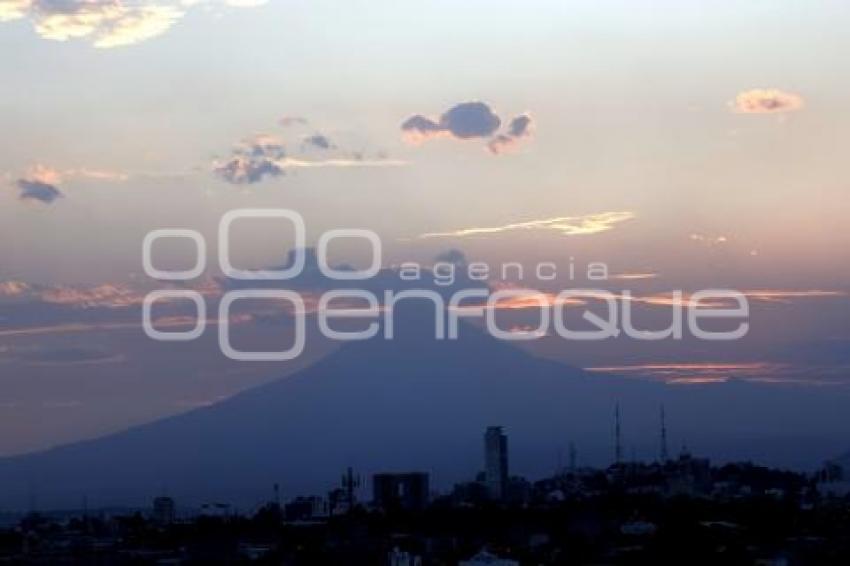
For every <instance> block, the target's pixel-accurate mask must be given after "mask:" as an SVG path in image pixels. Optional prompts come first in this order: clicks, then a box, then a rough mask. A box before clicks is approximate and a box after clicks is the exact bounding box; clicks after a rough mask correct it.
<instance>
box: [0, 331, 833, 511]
mask: <svg viewBox="0 0 850 566" xmlns="http://www.w3.org/2000/svg"><path fill="white" fill-rule="evenodd" d="M429 324H430V323H429V322H426V323H424V324H423V323H422V319H421V318H420V317H409V318H407V319H405V321H404V323H403V324H401V325H399V328H400V329H401V332H400V335H399V336H398V337H397V338H396V339H395V340H393V341H384V340H379V339H375V340H370V341H366V342H356V343H349V344H347V345H345V346H343V347H342V348H340V349H339V350H338V351H337V352H335V353H334V354H332V355H330V356H328V357H327V358H325V359H323V360H321V361H319V362H318V363H316V364H315V365H314V366H312V367H310V368H308V369H306V370H304V371H302V372H300V373H298V374H296V375H294V376H291V377H287V378H285V379H280V380H278V381H275V382H272V383H270V384H267V385H265V386H262V387H258V388H256V389H253V390H249V391H247V392H244V393H242V394H240V395H237V396H235V397H232V398H230V399H228V400H226V401H223V402H221V403H218V404H216V405H213V406H210V407H205V408H201V409H197V410H194V411H191V412H189V413H186V414H183V415H180V416H177V417H173V418H169V419H166V420H163V421H159V422H156V423H152V424H148V425H144V426H140V427H136V428H133V429H130V430H128V431H125V432H122V433H118V434H114V435H110V436H108V437H105V438H101V439H97V440H93V441H87V442H81V443H77V444H72V445H68V446H64V447H60V448H56V449H52V450H49V451H46V452H42V453H37V454H31V455H26V456H20V457H16V458H7V459H4V460H0V506H3V507H14V508H22V507H25V506H26V505H27V501H28V499H29V498H30V497H32V495H33V494H36V496H37V498H38V504H39V505H40V506H42V507H53V506H76V505H79V502H80V501H81V500H82V497H83V496H86V497H87V498H88V500H89V502H90V504H93V505H106V504H120V503H123V504H128V503H129V504H138V505H141V504H144V503H146V502H147V501H148V499H149V498H150V497H152V496H154V495H156V494H158V493H160V492H161V491H162V490H163V489H165V490H166V491H168V492H169V493H171V494H173V495H174V496H175V497H177V498H179V499H180V500H181V501H182V502H194V503H197V502H201V501H209V500H227V501H234V502H241V503H246V504H250V503H256V502H259V501H262V500H263V498H265V497H268V496H269V494H270V492H271V486H272V484H273V483H275V482H279V483H280V484H281V488H282V490H283V493H284V495H294V494H300V493H310V492H319V493H320V492H323V491H324V490H326V489H327V488H329V487H332V486H333V485H335V483H336V481H337V478H338V477H339V473H340V471H341V470H342V469H343V468H344V467H345V466H348V465H353V466H355V467H356V468H358V469H359V470H360V471H361V472H363V473H364V474H368V473H371V472H375V471H380V470H404V469H417V470H419V469H421V470H427V471H430V472H431V473H432V474H433V479H434V483H435V484H436V485H437V486H438V487H444V486H446V485H448V484H450V483H451V482H454V481H458V480H461V479H467V478H471V477H472V476H474V474H475V473H476V472H477V471H478V470H479V469H480V468H481V467H482V463H481V460H482V448H481V435H482V433H483V429H484V427H486V426H487V425H492V424H500V425H503V426H505V427H506V431H507V433H508V434H509V437H510V450H511V468H512V471H515V472H517V473H524V474H529V475H532V476H534V475H541V474H546V473H549V472H551V471H552V470H553V469H554V468H555V466H556V465H557V462H558V453H559V451H561V450H564V449H565V447H566V446H567V444H568V443H569V442H570V441H575V442H576V444H577V445H578V448H579V457H580V459H581V460H582V461H583V462H586V463H594V464H603V463H607V461H608V459H609V457H610V453H611V444H612V422H611V421H612V413H613V407H614V404H615V403H616V402H620V404H621V406H622V412H623V418H624V427H623V428H624V444H625V447H626V454H627V455H628V454H629V452H630V450H631V448H633V447H634V448H635V449H637V450H638V451H639V455H641V456H647V457H650V456H652V455H654V454H655V452H656V449H657V446H656V444H655V442H656V438H657V433H656V428H657V424H656V421H657V414H658V406H659V404H660V403H662V402H663V403H665V404H666V406H667V412H668V418H669V422H670V428H671V449H674V448H677V447H678V442H681V441H683V440H687V441H688V442H689V444H691V446H692V448H694V449H695V450H696V451H697V452H700V453H708V454H711V455H714V456H718V455H719V456H723V457H727V458H738V457H749V456H753V457H756V458H759V459H760V460H763V461H766V462H768V463H778V464H789V465H799V464H811V465H815V464H817V463H818V460H819V456H820V455H821V454H828V453H830V452H837V451H840V450H841V449H842V448H843V445H842V444H841V443H842V442H843V441H844V438H846V434H847V432H848V422H847V418H846V417H845V416H844V414H845V408H846V407H847V401H848V399H847V397H846V395H839V396H836V395H834V394H823V393H821V392H818V391H816V390H815V388H812V389H811V390H799V389H795V390H790V389H785V388H775V387H764V386H754V385H747V384H743V383H730V384H725V385H712V386H688V387H669V386H663V385H658V384H650V383H645V382H635V381H626V380H621V379H616V378H607V377H604V378H603V377H599V376H589V375H588V374H585V373H584V372H582V371H580V370H577V369H575V368H570V367H567V366H564V365H561V364H557V363H554V362H550V361H546V360H541V359H538V358H535V357H532V356H531V355H529V354H527V353H525V352H523V351H522V350H520V349H518V348H516V347H514V346H513V345H511V344H508V343H505V342H500V341H498V340H495V339H493V338H491V337H489V336H487V335H485V334H484V333H483V332H481V331H479V330H477V329H475V328H473V327H465V328H463V329H462V331H461V339H460V340H457V341H435V340H434V339H433V338H429V337H428V331H427V330H426V329H428V328H429V326H428V325H429ZM810 404H811V405H812V406H817V407H818V408H819V409H818V411H817V414H818V417H817V419H815V420H812V419H811V418H806V419H802V417H799V416H798V415H801V414H812V410H811V408H808V409H807V410H806V411H805V413H803V412H801V411H800V410H799V409H801V408H805V407H809V405H810ZM674 443H675V444H674Z"/></svg>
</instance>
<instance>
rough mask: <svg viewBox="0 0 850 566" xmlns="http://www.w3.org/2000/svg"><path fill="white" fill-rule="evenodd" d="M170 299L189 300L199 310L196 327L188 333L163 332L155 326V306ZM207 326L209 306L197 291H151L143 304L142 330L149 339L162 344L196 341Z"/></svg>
mask: <svg viewBox="0 0 850 566" xmlns="http://www.w3.org/2000/svg"><path fill="white" fill-rule="evenodd" d="M170 299H189V300H190V301H192V302H193V303H195V309H196V310H197V322H196V323H195V327H194V328H193V329H192V330H190V331H188V332H163V331H161V330H157V329H156V328H155V327H154V325H153V320H152V316H151V314H152V311H153V305H154V303H156V302H157V301H159V300H170ZM206 326H207V304H206V303H205V302H204V297H203V296H201V294H200V293H198V292H197V291H191V290H184V289H163V290H159V291H151V292H150V293H148V294H147V295H146V296H145V300H144V302H143V303H142V328H144V330H145V334H147V335H148V337H149V338H152V339H154V340H159V341H162V342H189V341H191V340H196V339H197V338H200V336H201V335H202V334H203V333H204V330H205V329H206Z"/></svg>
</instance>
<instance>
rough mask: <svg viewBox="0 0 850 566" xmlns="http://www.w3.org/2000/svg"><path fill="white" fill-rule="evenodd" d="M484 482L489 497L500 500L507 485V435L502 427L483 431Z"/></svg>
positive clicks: (492, 427) (493, 427)
mask: <svg viewBox="0 0 850 566" xmlns="http://www.w3.org/2000/svg"><path fill="white" fill-rule="evenodd" d="M484 484H485V485H486V486H487V492H488V494H489V495H490V498H491V499H495V500H502V499H504V497H505V492H506V490H507V487H508V437H507V436H506V435H505V434H504V433H503V432H502V427H500V426H491V427H488V428H487V432H485V433H484Z"/></svg>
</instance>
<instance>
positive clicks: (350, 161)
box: [212, 133, 408, 185]
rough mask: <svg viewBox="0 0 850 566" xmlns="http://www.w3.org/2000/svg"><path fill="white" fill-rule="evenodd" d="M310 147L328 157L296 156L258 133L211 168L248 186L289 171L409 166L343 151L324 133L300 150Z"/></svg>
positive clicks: (273, 138)
mask: <svg viewBox="0 0 850 566" xmlns="http://www.w3.org/2000/svg"><path fill="white" fill-rule="evenodd" d="M308 147H309V148H313V149H319V150H321V152H322V154H329V155H327V157H311V158H303V157H300V156H293V155H290V154H289V151H288V150H287V146H286V144H285V143H284V141H283V140H282V139H281V138H279V137H278V136H275V135H272V134H265V133H264V134H256V135H254V136H252V137H249V138H246V139H244V140H242V141H241V142H239V143H238V144H236V146H234V147H233V149H232V150H231V155H230V157H228V158H227V159H225V160H223V161H222V160H216V161H214V162H213V166H212V169H213V172H214V173H215V174H216V175H217V176H218V177H219V178H221V179H223V180H224V181H227V182H228V183H231V184H234V185H249V184H254V183H259V182H261V181H264V180H267V179H273V178H275V177H281V176H283V175H285V174H286V171H287V170H290V169H319V168H356V167H401V166H404V165H407V164H408V162H407V161H401V160H397V159H389V158H386V157H383V156H379V157H378V158H375V159H367V158H364V157H363V155H362V154H361V153H358V152H347V151H344V150H340V149H339V148H338V147H337V146H336V145H335V144H334V143H332V142H331V141H330V140H329V139H328V138H327V137H326V136H324V135H322V134H313V135H312V136H309V137H308V138H305V140H302V143H301V149H302V150H304V149H307V148H308ZM336 150H338V151H336ZM313 153H315V152H313Z"/></svg>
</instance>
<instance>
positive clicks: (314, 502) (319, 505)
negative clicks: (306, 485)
mask: <svg viewBox="0 0 850 566" xmlns="http://www.w3.org/2000/svg"><path fill="white" fill-rule="evenodd" d="M283 514H284V516H285V517H286V520H287V521H309V520H311V519H321V518H324V517H327V516H328V504H327V502H326V501H325V500H324V499H322V498H321V497H317V496H315V495H312V496H309V497H296V498H295V499H294V500H293V501H290V502H289V503H287V504H286V505H285V506H284V508H283Z"/></svg>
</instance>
